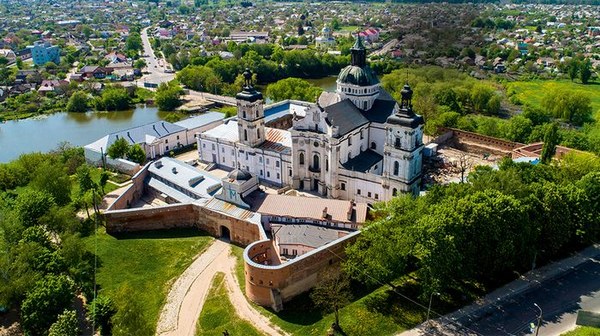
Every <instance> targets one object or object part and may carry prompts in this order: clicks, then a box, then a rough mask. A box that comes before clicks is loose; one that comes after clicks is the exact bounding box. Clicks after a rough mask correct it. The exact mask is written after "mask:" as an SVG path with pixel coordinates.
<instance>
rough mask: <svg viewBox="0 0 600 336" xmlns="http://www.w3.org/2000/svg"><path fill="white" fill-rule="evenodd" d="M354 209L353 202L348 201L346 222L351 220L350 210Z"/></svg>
mask: <svg viewBox="0 0 600 336" xmlns="http://www.w3.org/2000/svg"><path fill="white" fill-rule="evenodd" d="M353 207H354V202H352V201H350V206H349V207H348V212H347V213H346V217H347V218H348V220H352V208H353Z"/></svg>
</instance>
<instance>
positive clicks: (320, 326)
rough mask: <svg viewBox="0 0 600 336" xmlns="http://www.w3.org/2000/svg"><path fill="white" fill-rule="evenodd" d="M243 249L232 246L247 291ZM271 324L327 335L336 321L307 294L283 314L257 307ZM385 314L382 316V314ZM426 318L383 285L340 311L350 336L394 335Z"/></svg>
mask: <svg viewBox="0 0 600 336" xmlns="http://www.w3.org/2000/svg"><path fill="white" fill-rule="evenodd" d="M242 253H243V249H242V248H240V247H236V246H233V254H234V255H235V256H236V258H237V260H238V262H237V267H236V276H237V277H238V281H239V282H240V285H241V286H242V290H244V263H243V259H242ZM254 307H255V308H256V309H257V310H258V311H259V312H260V313H262V314H263V315H265V316H267V317H268V318H269V319H270V320H271V322H273V323H274V324H276V325H278V326H279V327H281V328H282V329H283V330H285V331H287V332H289V333H290V334H292V335H325V334H326V332H327V330H328V329H329V327H330V326H331V324H332V323H333V321H334V315H333V314H322V313H321V312H320V311H319V310H318V309H316V308H315V307H314V305H313V303H312V302H311V300H310V298H309V297H308V295H306V294H304V295H300V296H299V297H298V298H296V299H294V300H293V301H292V302H289V303H287V304H286V309H285V310H284V311H282V312H280V313H275V312H273V311H272V310H269V309H266V308H264V307H261V306H258V305H254ZM380 311H382V312H383V313H381V312H380ZM424 319H425V312H424V311H422V310H421V309H419V308H417V307H415V306H414V305H407V304H406V302H402V303H401V304H398V301H396V299H395V298H393V297H392V296H390V295H389V293H388V291H387V286H383V287H381V288H379V289H377V290H375V291H374V292H372V293H369V294H368V295H365V296H362V297H360V298H357V300H355V301H354V302H352V303H351V304H350V305H348V306H346V307H344V308H343V309H342V310H341V312H340V324H341V326H342V328H343V329H344V331H345V332H346V333H347V334H348V335H392V334H395V333H397V332H400V331H403V330H406V329H408V328H411V327H413V326H415V325H417V324H418V323H420V322H421V321H422V320H424Z"/></svg>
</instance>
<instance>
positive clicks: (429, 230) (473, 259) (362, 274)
mask: <svg viewBox="0 0 600 336" xmlns="http://www.w3.org/2000/svg"><path fill="white" fill-rule="evenodd" d="M599 202H600V159H599V158H598V157H596V156H594V155H592V154H570V155H568V156H567V157H565V158H564V159H563V160H561V161H555V162H552V163H549V164H543V163H540V164H537V165H532V164H529V163H514V162H513V161H512V160H510V159H505V160H504V161H502V162H501V163H500V165H499V169H498V170H494V169H492V168H490V167H483V166H480V167H476V169H475V170H474V171H473V172H472V173H471V174H470V175H469V177H468V183H459V184H450V185H439V186H435V187H434V188H432V189H430V190H429V191H428V192H427V194H426V195H425V196H423V197H418V198H412V197H410V196H403V197H397V198H394V199H393V200H391V201H390V202H388V203H386V204H382V205H381V206H380V207H379V208H378V211H377V215H378V217H377V218H378V219H376V220H375V221H373V222H372V223H371V224H370V225H369V226H368V227H367V229H366V230H364V231H363V233H362V234H361V236H360V238H359V239H358V240H357V242H356V243H355V244H354V245H352V246H350V247H349V248H348V249H347V254H348V260H347V262H346V263H345V265H344V269H345V270H346V272H348V273H349V274H350V275H352V276H353V278H354V279H356V280H358V281H360V282H362V283H364V284H367V285H376V286H380V285H381V284H385V283H389V284H392V283H393V281H394V280H395V279H397V278H398V277H400V276H403V275H406V274H409V273H412V274H413V276H414V277H415V278H416V279H417V280H418V282H419V284H420V289H421V292H420V293H421V296H422V297H428V296H429V295H430V294H431V293H433V292H439V291H441V292H443V293H444V294H445V295H448V296H453V295H469V296H471V297H476V296H479V295H483V294H484V293H485V292H486V291H487V290H490V289H493V288H496V287H497V286H499V285H502V284H504V283H506V282H507V281H510V280H512V279H514V278H515V274H521V273H524V272H526V271H528V270H530V269H532V268H534V267H539V266H540V265H543V264H545V263H547V262H549V261H551V260H555V259H557V258H562V257H564V256H566V255H568V254H569V253H571V252H573V251H576V250H578V249H580V248H583V247H585V246H588V245H589V244H591V243H593V242H597V241H598V239H600V226H599V225H598V223H600V208H599V205H600V203H599Z"/></svg>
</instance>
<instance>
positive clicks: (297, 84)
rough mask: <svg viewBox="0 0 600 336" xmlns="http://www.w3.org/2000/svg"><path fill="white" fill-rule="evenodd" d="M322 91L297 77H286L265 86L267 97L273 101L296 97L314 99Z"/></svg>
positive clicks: (304, 99)
mask: <svg viewBox="0 0 600 336" xmlns="http://www.w3.org/2000/svg"><path fill="white" fill-rule="evenodd" d="M322 91H323V89H321V88H320V87H317V86H314V85H312V84H310V83H309V82H307V81H305V80H302V79H299V78H293V77H290V78H286V79H282V80H279V81H277V82H276V83H273V84H269V86H267V97H269V98H270V99H272V100H274V101H281V100H285V99H296V100H303V101H315V100H316V99H317V97H318V96H319V94H320V93H321V92H322Z"/></svg>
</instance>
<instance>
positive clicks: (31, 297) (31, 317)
mask: <svg viewBox="0 0 600 336" xmlns="http://www.w3.org/2000/svg"><path fill="white" fill-rule="evenodd" d="M73 288H74V284H73V281H72V280H71V279H69V278H68V277H67V276H65V275H48V276H46V277H45V278H44V279H42V280H41V281H39V282H37V283H36V285H35V287H34V288H33V289H32V290H31V291H30V292H28V293H27V295H26V296H25V300H23V304H22V305H21V320H22V322H23V329H25V331H26V332H28V333H29V334H33V335H43V334H45V333H46V332H47V331H48V329H49V328H50V326H51V325H52V324H53V323H54V322H55V321H56V320H57V318H58V316H59V315H60V314H61V313H62V312H63V311H64V310H65V309H67V308H68V307H69V306H70V304H71V302H73V299H74V296H75V292H74V290H73Z"/></svg>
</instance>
